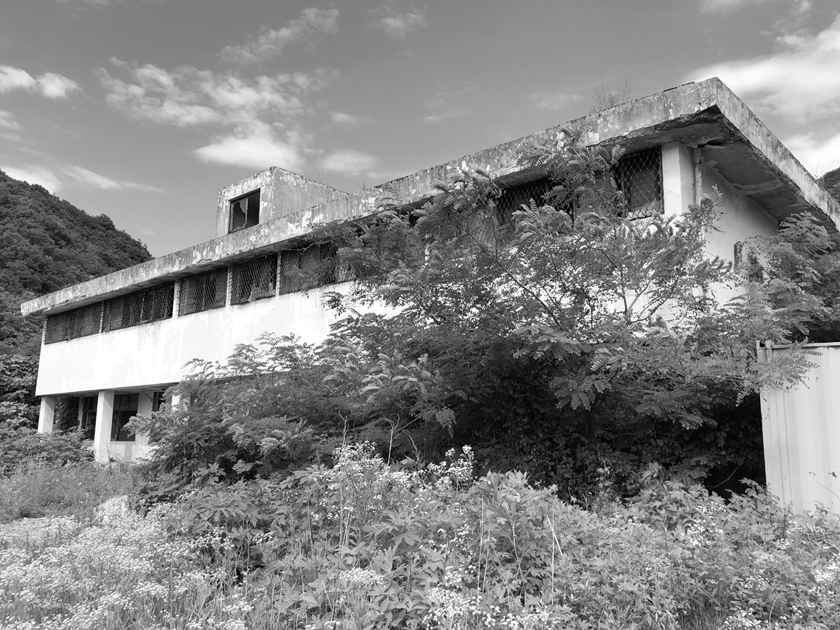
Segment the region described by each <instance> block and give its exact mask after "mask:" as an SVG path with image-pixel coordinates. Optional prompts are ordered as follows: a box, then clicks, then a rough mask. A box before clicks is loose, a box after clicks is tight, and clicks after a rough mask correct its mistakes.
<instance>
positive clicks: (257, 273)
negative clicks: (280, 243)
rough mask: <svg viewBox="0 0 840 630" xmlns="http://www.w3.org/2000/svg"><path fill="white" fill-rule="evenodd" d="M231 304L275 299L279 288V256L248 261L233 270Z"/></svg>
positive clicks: (235, 266)
mask: <svg viewBox="0 0 840 630" xmlns="http://www.w3.org/2000/svg"><path fill="white" fill-rule="evenodd" d="M231 271H232V273H231V283H232V284H231V295H230V302H231V304H245V303H246V302H253V301H254V300H261V299H262V298H267V297H273V296H274V289H275V287H276V286H277V254H270V255H268V256H261V257H260V258H254V259H252V260H247V261H245V262H243V263H240V264H238V265H234V266H233V267H232V269H231Z"/></svg>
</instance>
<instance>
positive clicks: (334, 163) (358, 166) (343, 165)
mask: <svg viewBox="0 0 840 630" xmlns="http://www.w3.org/2000/svg"><path fill="white" fill-rule="evenodd" d="M376 163H377V160H376V158H375V157H373V156H372V155H368V154H367V153H362V152H361V151H356V150H355V149H342V150H340V151H334V152H332V153H330V154H329V155H328V156H327V157H326V158H324V161H323V162H322V164H321V165H322V166H323V168H324V170H325V171H330V172H332V173H341V174H343V175H358V174H359V173H362V172H364V171H369V170H370V169H372V168H373V167H375V166H376Z"/></svg>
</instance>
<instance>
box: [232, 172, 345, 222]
mask: <svg viewBox="0 0 840 630" xmlns="http://www.w3.org/2000/svg"><path fill="white" fill-rule="evenodd" d="M257 189H259V191H260V223H268V222H270V221H273V220H275V219H282V218H287V217H291V216H294V215H296V214H298V213H301V212H304V211H305V210H307V209H309V208H312V207H314V206H319V205H322V204H329V203H331V202H333V201H336V200H343V201H346V199H347V198H348V197H351V196H352V195H350V194H349V193H346V192H344V191H341V190H338V189H337V188H333V187H332V186H327V185H326V184H322V183H320V182H316V181H313V180H311V179H309V178H307V177H304V176H303V175H298V174H297V173H292V172H291V171H287V170H285V169H282V168H279V167H277V166H272V167H271V168H268V169H266V170H264V171H261V172H259V173H256V174H255V175H252V176H251V177H247V178H245V179H243V180H240V181H238V182H236V183H235V184H232V185H230V186H226V187H225V188H222V189H221V190H220V191H219V200H218V204H217V208H216V236H217V237H220V236H225V235H226V234H227V233H228V231H229V230H228V228H229V226H230V201H231V200H232V199H236V198H237V197H241V196H242V195H246V194H248V193H250V192H253V191H254V190H257Z"/></svg>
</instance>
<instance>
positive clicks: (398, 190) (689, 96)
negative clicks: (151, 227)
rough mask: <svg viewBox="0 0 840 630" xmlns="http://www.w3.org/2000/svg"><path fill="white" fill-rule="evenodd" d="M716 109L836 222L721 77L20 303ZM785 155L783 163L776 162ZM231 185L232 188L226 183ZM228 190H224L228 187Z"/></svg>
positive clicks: (111, 282) (282, 234)
mask: <svg viewBox="0 0 840 630" xmlns="http://www.w3.org/2000/svg"><path fill="white" fill-rule="evenodd" d="M715 107H717V108H718V110H719V111H720V112H721V113H722V115H723V116H726V117H729V116H731V117H732V118H733V120H732V121H731V122H732V125H733V126H734V127H735V128H736V129H737V130H738V131H739V133H741V134H743V136H744V138H745V139H746V140H747V141H748V142H750V143H751V144H752V145H754V146H755V148H756V149H758V151H759V153H760V155H762V156H763V157H764V159H765V160H766V161H767V162H768V164H769V165H770V166H771V167H772V168H774V170H775V171H776V172H777V173H779V174H780V175H781V176H783V177H784V179H785V180H787V181H789V182H790V183H791V185H792V187H793V188H794V189H795V190H799V191H800V193H801V195H802V197H803V198H804V199H805V200H806V201H807V202H808V203H809V204H810V205H812V206H814V207H815V208H818V209H821V210H822V211H824V212H825V213H826V214H827V215H828V216H829V217H831V219H832V221H834V223H835V224H837V223H838V220H840V207H838V204H837V202H836V201H835V200H834V199H833V198H831V196H830V195H829V194H828V193H827V192H826V191H825V190H823V189H822V188H821V187H820V186H819V184H818V183H817V182H816V180H814V178H813V177H812V176H811V175H810V173H808V172H807V171H806V170H805V169H804V167H803V166H802V165H801V164H800V163H799V162H798V161H797V160H796V158H794V157H793V155H792V154H791V153H790V151H788V149H787V148H786V147H784V145H782V143H781V142H780V141H779V140H778V139H777V138H776V137H775V136H774V135H773V134H772V133H771V132H770V130H769V129H767V127H766V126H764V124H763V123H761V121H759V120H758V118H756V117H755V115H754V114H753V113H752V112H751V111H750V110H749V109H748V108H747V106H746V105H745V104H744V103H743V102H742V101H741V100H740V99H738V97H737V96H735V95H734V94H733V93H732V91H731V90H729V88H727V87H726V86H725V85H724V84H723V82H721V81H720V80H719V79H716V78H714V79H707V80H705V81H699V82H695V83H686V84H684V85H681V86H678V87H675V88H671V89H669V90H665V91H663V92H658V93H656V94H652V95H649V96H645V97H642V98H639V99H636V100H634V101H630V102H628V103H624V104H622V105H618V106H617V107H613V108H611V109H609V110H606V111H604V112H598V113H594V114H589V115H587V116H583V117H581V118H578V119H575V120H572V121H570V122H568V123H565V124H562V125H557V126H555V127H550V128H548V129H545V130H542V131H538V132H536V133H533V134H531V135H528V136H524V137H522V138H519V139H516V140H512V141H509V142H506V143H503V144H499V145H496V146H494V147H490V148H487V149H482V150H481V151H478V152H475V153H472V154H469V155H466V156H463V157H460V158H457V159H455V160H450V161H449V162H446V163H444V164H440V165H437V166H433V167H431V168H428V169H424V170H421V171H417V172H416V173H413V174H411V175H407V176H405V177H401V178H398V179H395V180H392V181H390V182H386V183H384V184H380V185H379V186H376V187H374V188H372V189H370V190H367V191H363V192H362V193H359V194H351V193H347V194H346V197H344V198H339V199H334V200H330V201H329V202H327V203H324V204H320V205H317V206H313V207H311V208H308V209H305V210H302V211H300V212H298V213H296V214H294V215H292V216H289V217H285V218H282V219H278V220H274V221H270V222H268V223H265V224H261V225H258V226H255V227H253V228H250V229H248V230H242V231H240V232H236V233H234V234H228V235H225V236H221V237H218V238H216V239H213V240H210V241H206V242H204V243H200V244H198V245H194V246H192V247H188V248H186V249H183V250H180V251H178V252H174V253H172V254H168V255H166V256H162V257H160V258H156V259H154V260H150V261H148V262H145V263H141V264H139V265H135V266H133V267H129V268H127V269H123V270H121V271H117V272H114V273H111V274H108V275H105V276H101V277H99V278H93V279H91V280H88V281H86V282H83V283H80V284H76V285H72V286H69V287H65V288H63V289H60V290H58V291H56V292H54V293H50V294H48V295H44V296H41V297H38V298H36V299H34V300H30V301H28V302H24V303H23V304H21V313H22V314H23V315H24V316H28V315H38V314H43V313H48V312H52V311H57V310H66V309H67V308H71V307H75V306H81V305H83V304H85V303H90V302H93V301H96V300H100V299H104V298H107V297H110V296H114V295H118V294H119V293H124V292H126V291H127V290H129V289H131V288H137V287H142V286H144V285H145V284H148V283H150V282H152V281H161V280H166V279H173V278H176V277H179V276H183V275H186V274H188V273H198V272H200V271H202V270H204V269H210V268H212V267H215V266H221V265H224V264H227V263H228V262H230V261H231V259H235V258H236V257H238V256H242V255H245V254H247V253H254V252H255V251H259V250H260V249H265V250H268V249H271V248H274V249H276V248H277V247H278V246H279V245H281V244H282V243H284V242H288V241H291V240H293V239H295V238H298V237H300V236H303V235H305V234H307V233H308V232H310V231H311V230H312V228H313V226H315V225H318V224H324V223H330V222H333V221H348V220H353V219H359V218H363V217H366V216H370V215H371V214H374V213H375V212H376V211H377V207H378V205H379V203H380V201H381V200H382V199H383V197H391V198H393V199H395V200H398V201H399V203H404V204H408V203H415V202H418V201H421V200H423V199H426V198H428V197H430V196H431V195H432V194H433V193H434V184H435V183H436V182H439V181H443V180H446V179H447V178H449V177H451V176H452V175H454V174H455V173H457V171H458V170H459V169H460V168H461V167H462V166H463V165H466V166H468V167H470V168H476V167H479V168H485V169H487V170H489V171H490V172H491V174H492V175H493V176H495V177H504V176H506V175H510V174H512V173H515V172H518V171H520V170H521V167H520V166H519V157H520V156H521V155H522V153H523V152H524V151H526V150H527V149H528V148H529V147H530V146H532V145H534V144H539V143H544V142H546V141H548V142H552V141H553V142H561V141H562V140H561V138H562V137H563V129H564V128H570V129H577V130H581V131H583V138H584V141H585V142H586V143H587V144H600V143H609V142H615V141H617V140H620V139H622V138H632V137H639V136H643V135H644V132H645V130H648V129H651V128H653V127H657V126H659V125H664V124H666V123H674V122H675V121H679V120H681V119H687V118H692V117H694V116H696V115H698V114H700V113H701V112H705V111H708V110H711V109H713V108H715ZM774 156H778V157H779V159H780V160H781V161H782V165H775V164H774V162H773V159H774ZM227 188H230V187H227ZM223 190H225V189H223Z"/></svg>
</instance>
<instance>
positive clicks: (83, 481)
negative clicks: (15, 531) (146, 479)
mask: <svg viewBox="0 0 840 630" xmlns="http://www.w3.org/2000/svg"><path fill="white" fill-rule="evenodd" d="M134 485H135V475H134V472H133V471H132V470H131V469H130V468H129V467H126V466H111V467H103V466H97V465H95V464H93V463H90V462H82V463H75V464H69V465H59V466H37V467H28V468H26V469H24V470H20V471H18V472H16V473H14V474H13V475H11V476H9V477H5V478H0V522H5V521H13V520H16V519H20V518H35V517H42V516H64V515H73V516H75V517H77V518H78V519H80V520H89V519H90V518H92V517H93V515H94V512H95V511H96V508H97V506H99V505H100V504H101V503H102V502H103V501H105V500H106V499H108V498H110V497H112V496H116V495H125V494H129V493H130V492H132V491H133V488H134Z"/></svg>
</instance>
